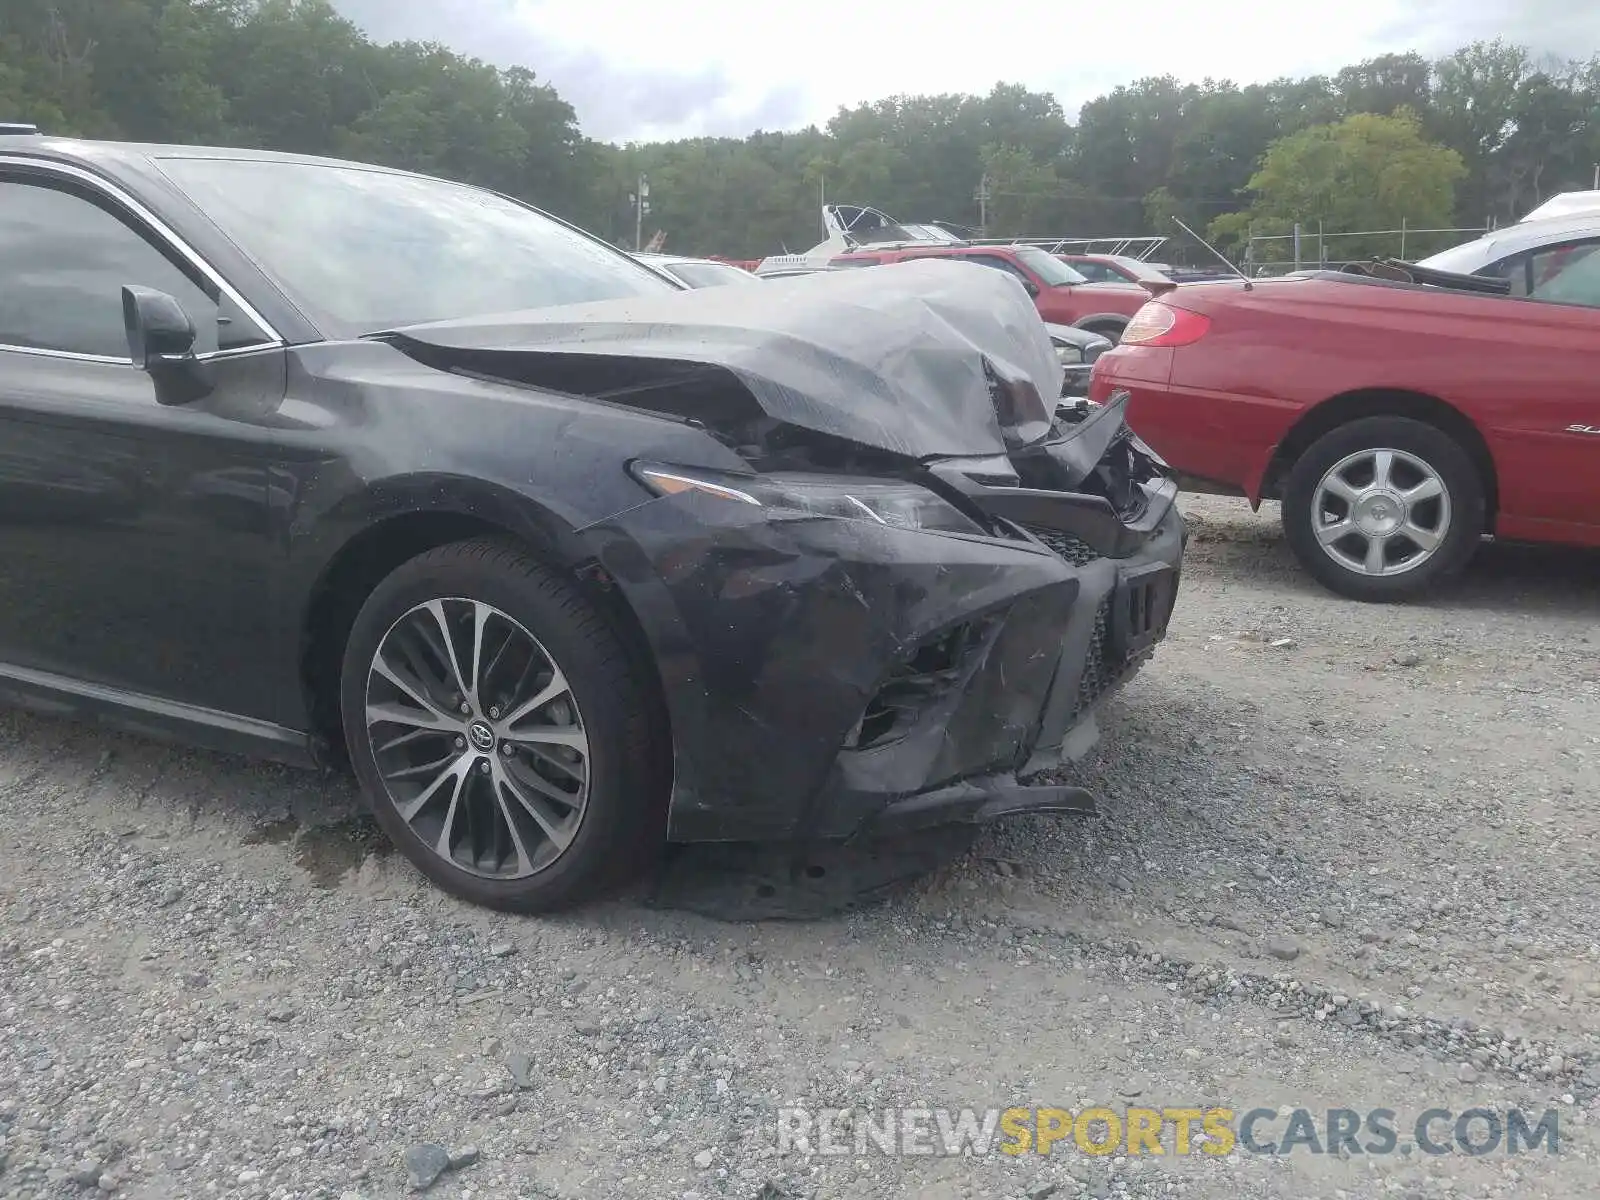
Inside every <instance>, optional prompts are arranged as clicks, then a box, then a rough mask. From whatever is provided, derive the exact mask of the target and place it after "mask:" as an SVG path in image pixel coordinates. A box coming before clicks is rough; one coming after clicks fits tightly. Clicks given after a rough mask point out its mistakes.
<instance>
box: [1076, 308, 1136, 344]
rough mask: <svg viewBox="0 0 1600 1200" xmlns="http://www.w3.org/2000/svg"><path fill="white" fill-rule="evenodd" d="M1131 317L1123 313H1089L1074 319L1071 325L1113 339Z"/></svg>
mask: <svg viewBox="0 0 1600 1200" xmlns="http://www.w3.org/2000/svg"><path fill="white" fill-rule="evenodd" d="M1130 319H1131V318H1130V317H1128V316H1127V315H1126V314H1124V313H1090V314H1089V315H1088V316H1085V317H1079V318H1078V319H1077V320H1076V321H1074V322H1073V323H1072V324H1073V327H1074V328H1076V329H1084V330H1087V331H1088V332H1090V333H1102V334H1108V335H1109V336H1110V337H1111V339H1112V340H1113V341H1115V340H1116V339H1117V338H1118V337H1120V336H1121V335H1122V331H1123V330H1124V329H1126V328H1127V327H1128V321H1129V320H1130Z"/></svg>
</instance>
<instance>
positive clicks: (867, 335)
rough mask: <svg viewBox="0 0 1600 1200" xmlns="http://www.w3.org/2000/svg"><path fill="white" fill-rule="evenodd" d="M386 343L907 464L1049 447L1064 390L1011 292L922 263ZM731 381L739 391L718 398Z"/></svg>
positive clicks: (983, 276) (728, 428)
mask: <svg viewBox="0 0 1600 1200" xmlns="http://www.w3.org/2000/svg"><path fill="white" fill-rule="evenodd" d="M384 336H385V337H386V338H387V339H388V340H390V341H392V342H393V343H394V344H395V345H396V346H398V347H400V348H401V349H403V350H406V351H407V352H408V353H413V354H415V355H416V356H417V357H419V358H423V359H424V360H425V361H429V362H432V363H434V364H435V365H439V366H444V367H450V366H459V367H465V368H466V369H469V370H473V371H477V372H481V373H484V374H487V375H494V376H498V377H501V378H506V379H513V380H518V381H521V382H525V383H529V384H534V385H537V386H541V387H547V388H555V389H558V390H562V391H569V392H573V393H576V394H581V395H584V396H589V397H594V398H599V399H606V400H613V401H615V402H618V403H624V404H629V405H633V406H637V407H643V408H649V409H652V410H654V411H659V412H663V413H667V414H670V415H674V416H679V417H683V418H685V419H691V420H694V421H697V422H699V423H701V424H703V425H705V426H706V427H707V428H708V429H711V430H713V431H715V432H718V433H722V434H724V435H730V434H731V433H732V431H734V430H742V431H751V430H755V429H756V427H757V426H758V425H759V424H760V421H759V418H763V417H764V418H765V419H766V421H767V423H768V424H772V423H775V424H777V425H779V426H792V427H795V428H798V429H802V430H807V431H810V432H811V433H813V434H821V435H823V436H824V437H826V438H833V439H839V440H840V441H842V442H845V443H849V444H851V445H853V446H855V447H860V448H864V449H867V450H869V451H879V452H882V453H884V454H888V455H893V456H897V457H902V458H911V459H924V458H929V457H934V456H952V455H985V454H1002V453H1006V452H1007V451H1010V450H1014V449H1018V448H1021V447H1024V446H1029V445H1032V444H1034V443H1036V442H1038V441H1040V440H1041V439H1043V438H1046V437H1048V436H1049V435H1050V432H1051V428H1052V416H1053V412H1054V408H1055V403H1056V400H1057V398H1058V397H1059V396H1060V394H1061V383H1062V368H1061V363H1060V361H1059V359H1058V358H1057V355H1056V351H1055V347H1054V345H1053V343H1052V342H1051V340H1050V336H1049V334H1048V333H1047V332H1046V331H1045V327H1044V324H1043V322H1041V321H1040V320H1039V315H1038V312H1037V310H1035V308H1034V306H1033V303H1032V301H1031V300H1030V299H1029V297H1028V295H1027V293H1026V292H1025V291H1023V289H1022V288H1021V286H1020V285H1019V284H1018V283H1017V282H1016V280H1014V279H1012V278H1011V277H1010V276H1008V275H1005V274H1004V273H1002V272H999V271H979V270H974V269H972V267H971V265H970V264H962V263H955V262H943V261H941V262H935V261H931V260H924V261H917V262H909V263H898V264H895V265H893V266H888V267H884V268H882V269H880V270H873V271H840V272H821V273H818V274H816V275H812V276H807V277H804V278H800V279H795V280H792V281H790V282H789V283H788V284H787V285H786V286H784V287H782V288H771V289H760V290H758V289H754V288H740V289H725V288H702V289H699V290H696V291H687V292H673V293H665V292H664V293H662V294H661V295H659V296H641V297H636V298H632V299H628V300H619V301H607V302H603V303H596V304H584V305H567V306H563V307H559V308H546V309H538V310H532V311H528V312H523V313H515V314H509V315H506V316H502V317H496V318H487V319H473V320H467V321H448V322H441V323H436V324H429V325H420V326H413V327H410V328H406V329H403V330H399V331H396V332H394V333H390V334H387V335H384ZM729 375H731V376H732V377H733V378H734V379H735V380H736V381H737V382H738V384H739V385H740V386H739V387H737V388H730V387H727V386H726V378H727V376H729ZM745 436H749V434H748V432H747V433H746V434H745Z"/></svg>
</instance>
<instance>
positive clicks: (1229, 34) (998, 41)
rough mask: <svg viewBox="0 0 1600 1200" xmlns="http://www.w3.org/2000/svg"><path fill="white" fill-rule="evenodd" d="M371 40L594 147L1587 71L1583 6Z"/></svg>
mask: <svg viewBox="0 0 1600 1200" xmlns="http://www.w3.org/2000/svg"><path fill="white" fill-rule="evenodd" d="M339 3H340V7H341V8H342V9H343V10H344V11H345V12H347V13H348V14H349V15H350V16H351V17H352V18H354V19H355V20H357V21H358V22H360V23H362V24H363V25H364V26H366V27H367V28H368V30H369V31H370V32H371V33H372V34H373V35H374V36H377V37H380V38H385V39H387V38H397V37H399V38H404V37H414V38H424V39H434V40H438V41H441V42H444V43H445V44H446V45H450V46H452V47H454V48H456V49H459V50H462V51H464V52H466V53H470V54H475V55H477V56H479V57H483V58H486V59H489V60H490V61H495V62H499V63H501V64H502V65H511V64H513V63H522V64H524V65H527V66H530V67H532V68H533V69H534V70H535V71H536V72H538V73H539V74H540V75H541V76H542V77H544V78H546V79H548V80H550V81H551V82H552V83H554V84H555V86H556V87H557V89H558V90H559V91H560V92H561V93H562V94H563V95H564V96H566V97H567V98H568V99H569V100H570V101H571V102H572V103H573V105H574V107H575V108H576V109H577V111H578V116H579V119H580V121H581V123H582V124H583V126H584V128H585V130H586V132H589V133H591V135H593V136H598V137H606V138H617V139H621V138H630V137H632V138H663V137H678V136H689V135H695V134H712V133H715V134H723V133H746V132H749V131H750V130H752V129H754V128H756V127H758V126H763V127H766V128H793V127H797V126H801V125H804V124H807V123H809V122H813V121H815V122H819V123H820V122H823V121H826V120H827V119H828V117H830V116H832V115H833V113H834V112H835V111H836V110H837V109H838V108H839V107H840V106H841V105H852V104H857V103H860V102H863V101H870V100H875V99H878V98H881V97H883V96H887V95H891V94H895V93H901V92H905V93H930V92H985V91H987V90H988V89H989V88H990V87H991V86H992V85H993V84H995V83H996V82H999V81H1005V82H1008V83H1021V84H1023V85H1025V86H1027V87H1029V88H1032V89H1034V90H1036V91H1048V92H1054V93H1055V94H1056V95H1057V96H1058V98H1059V99H1060V101H1061V103H1062V104H1063V106H1064V107H1066V109H1067V110H1068V111H1069V112H1073V111H1075V110H1076V109H1077V108H1078V106H1079V105H1081V104H1083V103H1084V102H1085V101H1087V100H1091V99H1093V98H1094V97H1095V96H1097V95H1101V94H1103V93H1105V92H1107V91H1110V90H1111V89H1112V88H1114V87H1116V86H1117V85H1119V84H1125V83H1130V82H1132V81H1133V80H1135V79H1137V78H1139V77H1141V76H1146V75H1165V74H1171V75H1175V76H1178V77H1179V78H1180V79H1194V80H1198V79H1201V78H1205V77H1207V76H1210V77H1212V78H1219V79H1220V78H1227V79H1233V80H1235V81H1237V82H1239V83H1251V82H1260V81H1265V80H1269V79H1273V78H1277V77H1280V76H1284V75H1290V76H1298V75H1306V74H1314V73H1319V72H1330V71H1336V70H1337V69H1338V68H1340V67H1342V66H1346V65H1349V64H1351V63H1355V62H1358V61H1360V60H1361V59H1363V58H1370V57H1373V56H1375V55H1378V54H1384V53H1388V52H1403V51H1407V50H1417V51H1420V52H1422V53H1424V54H1429V55H1436V54H1441V53H1444V52H1447V51H1449V50H1452V49H1454V48H1456V47H1457V46H1460V45H1463V44H1465V43H1467V42H1469V41H1472V40H1474V39H1477V38H1492V37H1495V36H1504V37H1506V38H1507V39H1508V40H1511V41H1517V42H1524V43H1528V44H1531V45H1533V46H1534V47H1535V48H1536V49H1538V50H1543V51H1553V52H1559V53H1561V54H1563V55H1573V56H1580V57H1587V56H1589V55H1590V54H1592V53H1594V52H1595V51H1596V50H1597V49H1600V5H1574V6H1570V7H1569V6H1568V5H1567V4H1566V3H1564V2H1562V0H1421V2H1418V0H1410V2H1408V0H1343V3H1341V4H1340V5H1338V6H1337V7H1336V8H1333V9H1329V8H1326V7H1323V8H1314V7H1302V6H1295V5H1266V4H1263V3H1262V2H1261V0H1209V2H1208V3H1206V4H1169V5H1161V6H1152V7H1144V8H1136V7H1133V6H1130V5H1125V4H1113V3H1098V4H1088V3H1076V4H1071V3H1063V0H989V2H988V3H986V4H983V5H979V6H973V7H970V8H967V9H965V10H963V9H960V8H956V7H954V6H947V5H942V4H931V3H915V2H912V0H867V2H865V3H863V2H861V0H856V2H854V3H850V4H842V3H837V2H836V0H826V2H813V3H811V4H804V5H802V4H793V3H788V4H782V5H774V4H770V3H769V4H760V3H753V2H752V0H695V3H693V4H690V5H685V6H682V7H678V6H663V5H661V4H659V3H644V2H642V0H609V2H607V0H601V2H600V3H590V4H573V3H570V0H339Z"/></svg>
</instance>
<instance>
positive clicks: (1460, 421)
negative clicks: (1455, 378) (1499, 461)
mask: <svg viewBox="0 0 1600 1200" xmlns="http://www.w3.org/2000/svg"><path fill="white" fill-rule="evenodd" d="M1364 417H1409V418H1411V419H1412V420H1414V421H1421V422H1423V423H1425V424H1428V425H1432V426H1434V427H1435V428H1436V429H1439V430H1440V431H1442V432H1444V433H1447V434H1449V435H1450V436H1451V437H1453V438H1455V440H1456V441H1457V442H1459V443H1460V444H1461V447H1462V449H1464V450H1465V451H1466V452H1467V454H1468V456H1469V457H1470V458H1471V459H1472V461H1473V465H1474V466H1476V467H1477V468H1478V471H1479V474H1480V475H1481V476H1482V478H1483V489H1484V504H1485V512H1484V515H1485V519H1486V526H1487V529H1488V531H1489V532H1493V530H1494V519H1495V515H1496V514H1497V513H1498V512H1499V507H1500V495H1499V479H1498V475H1497V472H1496V469H1495V461H1494V454H1493V453H1492V452H1491V451H1490V449H1489V443H1488V441H1487V440H1486V439H1485V438H1484V436H1483V432H1482V431H1481V430H1480V429H1479V428H1478V427H1477V425H1476V424H1475V423H1474V422H1473V421H1472V419H1471V418H1470V417H1468V416H1467V415H1466V414H1465V413H1463V412H1462V411H1461V410H1460V409H1459V408H1457V407H1455V406H1454V405H1453V404H1450V403H1448V402H1447V401H1444V400H1441V399H1439V398H1438V397H1437V396H1430V395H1428V394H1427V393H1426V392H1418V391H1412V390H1409V389H1405V388H1362V389H1359V390H1356V391H1350V392H1343V393H1341V394H1339V395H1337V396H1331V397H1329V398H1328V399H1326V400H1324V401H1323V402H1322V403H1320V404H1318V405H1316V406H1315V407H1313V408H1310V409H1307V410H1306V411H1305V412H1304V413H1302V414H1301V415H1300V418H1299V420H1297V421H1296V422H1295V423H1294V424H1293V425H1292V426H1290V428H1289V432H1288V433H1286V434H1284V436H1283V439H1282V440H1281V441H1280V442H1279V443H1278V445H1277V447H1276V449H1274V450H1273V452H1272V457H1271V459H1270V460H1269V461H1268V463H1267V469H1266V472H1265V473H1264V474H1263V475H1262V478H1261V489H1260V493H1259V495H1260V498H1261V499H1266V500H1281V499H1282V498H1283V484H1284V480H1285V479H1286V478H1287V477H1288V474H1289V470H1290V468H1291V467H1293V466H1294V464H1295V462H1296V460H1298V459H1299V457H1300V456H1301V455H1302V454H1304V453H1305V452H1306V451H1307V450H1308V449H1310V447H1311V445H1312V444H1313V443H1314V442H1316V441H1317V439H1318V438H1320V437H1322V436H1323V435H1324V434H1327V433H1331V432H1332V431H1333V430H1335V429H1337V428H1338V427H1339V426H1341V425H1347V424H1349V423H1350V422H1351V421H1358V420H1361V419H1362V418H1364Z"/></svg>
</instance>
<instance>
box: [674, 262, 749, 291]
mask: <svg viewBox="0 0 1600 1200" xmlns="http://www.w3.org/2000/svg"><path fill="white" fill-rule="evenodd" d="M667 270H669V271H671V272H672V273H673V274H674V275H676V276H677V277H678V278H679V279H681V280H683V281H684V282H685V283H687V284H688V285H689V286H690V287H694V288H703V287H722V286H723V285H724V284H733V283H760V282H761V281H760V280H759V279H757V278H756V277H755V276H754V275H752V274H750V272H749V271H745V270H742V269H740V268H739V267H730V266H728V265H727V264H726V263H719V262H675V263H668V264H667Z"/></svg>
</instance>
